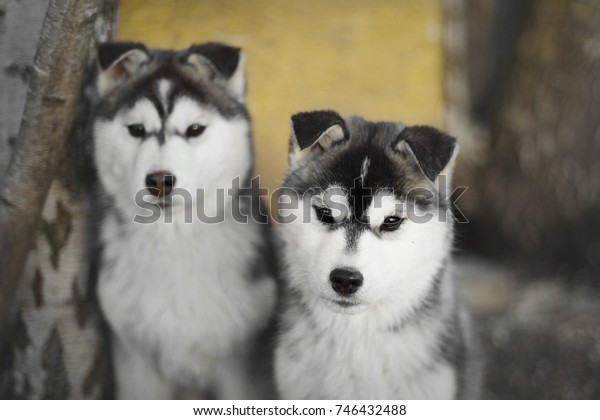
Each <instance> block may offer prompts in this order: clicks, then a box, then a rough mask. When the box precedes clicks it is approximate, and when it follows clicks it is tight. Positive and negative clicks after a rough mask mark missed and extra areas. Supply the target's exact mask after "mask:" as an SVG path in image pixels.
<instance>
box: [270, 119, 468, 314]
mask: <svg viewBox="0 0 600 420" xmlns="http://www.w3.org/2000/svg"><path fill="white" fill-rule="evenodd" d="M291 125H292V136H291V140H290V158H289V170H288V174H287V178H286V181H285V183H284V187H285V188H284V190H283V193H282V196H281V197H280V198H279V201H280V203H281V204H280V216H281V226H280V227H281V229H280V231H281V233H282V237H283V239H284V242H285V243H286V249H285V264H286V266H287V267H288V278H289V280H288V281H289V286H290V287H291V288H292V289H294V290H296V291H298V292H300V293H301V294H302V295H303V296H304V297H305V298H307V301H311V302H320V303H319V305H321V307H323V308H328V309H331V310H334V311H336V312H342V313H358V312H361V311H362V310H364V309H366V308H368V307H370V308H373V309H374V310H382V311H384V310H385V311H387V308H392V311H391V312H392V313H395V314H399V313H402V312H403V311H406V313H408V312H409V311H411V310H414V309H415V308H416V307H417V305H418V304H419V302H420V301H422V300H423V299H424V298H425V297H426V295H427V293H429V292H430V291H431V287H432V283H433V279H434V278H435V276H436V274H437V273H438V272H440V269H441V267H442V266H443V264H444V262H445V259H446V258H447V256H448V253H449V250H450V247H451V242H452V220H451V218H452V216H451V211H450V208H449V207H450V204H449V202H448V194H449V191H448V189H449V184H450V176H451V173H452V168H453V166H454V161H455V158H456V154H457V151H458V147H457V144H456V141H455V139H453V138H452V137H450V136H447V135H445V134H443V133H441V132H439V131H437V130H435V129H433V128H431V127H426V126H415V127H405V126H403V125H402V124H398V123H372V122H367V121H365V120H363V119H361V118H358V117H351V118H348V119H346V120H344V119H342V118H341V117H340V116H339V115H338V114H337V113H335V112H332V111H317V112H308V113H301V114H297V115H294V116H293V117H292V124H291ZM285 195H288V196H292V197H294V198H293V199H291V200H290V199H289V198H284V197H283V196H285ZM296 199H297V202H295V200H296ZM290 203H292V204H290ZM388 312H389V311H388Z"/></svg>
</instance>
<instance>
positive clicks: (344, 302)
mask: <svg viewBox="0 0 600 420" xmlns="http://www.w3.org/2000/svg"><path fill="white" fill-rule="evenodd" d="M331 302H332V303H334V304H336V305H338V306H340V307H342V308H352V307H353V306H358V305H360V303H358V302H352V301H349V300H332V301H331Z"/></svg>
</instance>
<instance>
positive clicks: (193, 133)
mask: <svg viewBox="0 0 600 420" xmlns="http://www.w3.org/2000/svg"><path fill="white" fill-rule="evenodd" d="M205 129H206V127H205V126H204V125H200V124H192V125H190V126H189V127H188V128H187V130H186V131H185V136H186V137H187V138H190V137H198V136H199V135H200V134H202V133H204V130H205Z"/></svg>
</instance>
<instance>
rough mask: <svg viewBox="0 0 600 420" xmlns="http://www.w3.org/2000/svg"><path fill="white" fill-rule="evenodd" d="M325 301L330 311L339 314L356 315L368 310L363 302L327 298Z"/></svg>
mask: <svg viewBox="0 0 600 420" xmlns="http://www.w3.org/2000/svg"><path fill="white" fill-rule="evenodd" d="M325 301H326V302H327V307H328V308H329V310H331V311H333V312H337V313H339V314H350V315H351V314H356V313H359V312H361V311H362V310H364V309H365V308H366V307H365V305H363V303H362V302H360V301H357V300H354V299H352V300H350V299H337V298H333V299H332V298H325Z"/></svg>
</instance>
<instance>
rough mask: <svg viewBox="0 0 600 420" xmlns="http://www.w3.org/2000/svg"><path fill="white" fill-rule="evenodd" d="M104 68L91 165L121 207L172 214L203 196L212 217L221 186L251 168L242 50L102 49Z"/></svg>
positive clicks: (130, 46) (211, 46)
mask: <svg viewBox="0 0 600 420" xmlns="http://www.w3.org/2000/svg"><path fill="white" fill-rule="evenodd" d="M99 63H100V67H101V69H100V71H99V76H98V80H97V90H98V92H99V95H100V97H101V98H100V103H99V105H98V111H97V113H96V116H95V122H94V149H95V153H94V159H95V165H96V167H97V170H98V175H99V178H100V181H101V182H102V185H103V187H104V189H105V190H106V192H107V193H108V194H109V195H110V196H111V197H113V199H114V201H115V204H116V207H117V208H118V209H119V210H120V211H121V212H122V213H124V214H125V215H128V216H129V215H132V214H144V213H143V211H142V210H140V206H143V207H145V208H148V204H149V203H151V204H152V205H158V206H159V207H162V208H163V210H166V211H174V210H178V209H182V208H183V206H184V203H185V205H188V206H189V205H191V206H193V205H194V203H196V200H197V199H198V197H199V195H198V194H199V193H198V191H201V193H200V194H203V200H204V203H203V205H204V207H205V209H206V213H207V214H211V210H210V207H209V206H216V203H217V202H218V200H217V196H216V191H217V189H228V188H230V187H231V183H232V180H233V179H234V178H236V177H240V178H244V177H246V176H247V175H248V174H249V172H250V171H251V162H252V156H251V155H252V150H251V141H250V127H249V121H248V116H247V112H246V108H245V106H244V100H245V87H244V74H243V56H242V55H241V53H240V51H239V50H238V49H236V48H232V47H228V46H224V45H220V44H203V45H197V46H193V47H190V48H189V49H188V50H185V51H179V52H176V51H149V50H147V49H146V48H145V47H144V46H143V45H140V44H104V45H101V46H100V49H99ZM200 197H202V196H200ZM213 212H214V209H213Z"/></svg>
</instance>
